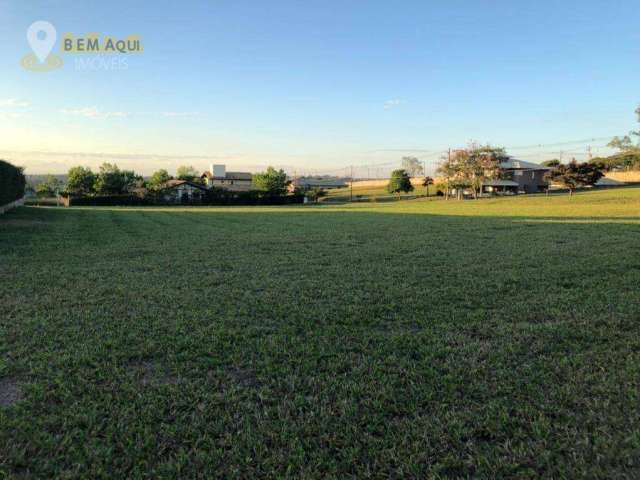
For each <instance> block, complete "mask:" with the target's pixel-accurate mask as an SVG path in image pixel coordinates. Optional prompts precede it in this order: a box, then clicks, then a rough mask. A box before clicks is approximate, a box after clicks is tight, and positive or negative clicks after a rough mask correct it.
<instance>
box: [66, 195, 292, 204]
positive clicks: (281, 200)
mask: <svg viewBox="0 0 640 480" xmlns="http://www.w3.org/2000/svg"><path fill="white" fill-rule="evenodd" d="M303 202H304V196H303V195H287V196H282V197H279V196H278V197H268V196H262V195H259V194H256V193H255V192H237V193H235V194H234V195H204V196H202V197H200V198H194V199H192V200H190V201H180V202H167V201H165V200H163V199H162V198H154V197H153V196H147V197H144V198H141V197H137V196H135V195H108V196H95V197H73V196H72V197H70V198H69V205H71V206H143V205H288V204H293V203H303Z"/></svg>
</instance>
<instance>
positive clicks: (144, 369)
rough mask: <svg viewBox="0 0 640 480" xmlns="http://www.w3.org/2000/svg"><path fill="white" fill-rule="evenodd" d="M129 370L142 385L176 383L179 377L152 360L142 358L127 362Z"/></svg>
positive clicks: (179, 379)
mask: <svg viewBox="0 0 640 480" xmlns="http://www.w3.org/2000/svg"><path fill="white" fill-rule="evenodd" d="M129 371H130V372H131V373H132V374H133V375H134V376H135V377H136V378H137V379H138V381H139V382H140V385H142V386H143V387H146V386H150V385H152V386H153V385H176V384H178V383H180V381H181V378H180V377H178V376H176V375H172V374H171V373H170V372H169V371H168V370H167V369H166V368H165V367H164V366H162V365H161V364H160V363H158V362H155V361H153V360H142V361H138V362H132V363H130V364H129Z"/></svg>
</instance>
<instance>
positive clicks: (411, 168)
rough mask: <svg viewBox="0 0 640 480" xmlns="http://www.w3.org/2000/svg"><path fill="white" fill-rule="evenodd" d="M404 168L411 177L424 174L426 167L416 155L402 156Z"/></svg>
mask: <svg viewBox="0 0 640 480" xmlns="http://www.w3.org/2000/svg"><path fill="white" fill-rule="evenodd" d="M402 168H403V169H404V170H405V171H406V172H407V173H408V174H409V176H411V177H419V176H420V175H424V167H423V166H422V163H421V162H420V160H418V159H417V158H416V157H402Z"/></svg>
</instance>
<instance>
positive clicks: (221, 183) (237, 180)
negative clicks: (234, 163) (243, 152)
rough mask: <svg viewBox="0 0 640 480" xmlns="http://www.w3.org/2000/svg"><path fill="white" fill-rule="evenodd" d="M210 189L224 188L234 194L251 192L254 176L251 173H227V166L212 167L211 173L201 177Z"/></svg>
mask: <svg viewBox="0 0 640 480" xmlns="http://www.w3.org/2000/svg"><path fill="white" fill-rule="evenodd" d="M200 178H201V179H202V180H203V181H204V183H205V185H206V186H207V187H209V188H213V187H216V188H224V189H226V190H232V191H234V192H246V191H247V190H251V184H252V179H253V175H251V173H249V172H227V167H226V165H211V166H210V167H209V171H207V172H204V173H203V174H202V175H200Z"/></svg>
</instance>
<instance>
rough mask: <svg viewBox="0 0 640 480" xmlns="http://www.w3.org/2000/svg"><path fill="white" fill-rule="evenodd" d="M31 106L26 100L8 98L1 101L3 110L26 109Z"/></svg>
mask: <svg viewBox="0 0 640 480" xmlns="http://www.w3.org/2000/svg"><path fill="white" fill-rule="evenodd" d="M29 105H31V104H30V103H29V102H27V101H24V100H18V99H17V98H7V99H4V100H0V107H3V108H24V107H28V106H29Z"/></svg>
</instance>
